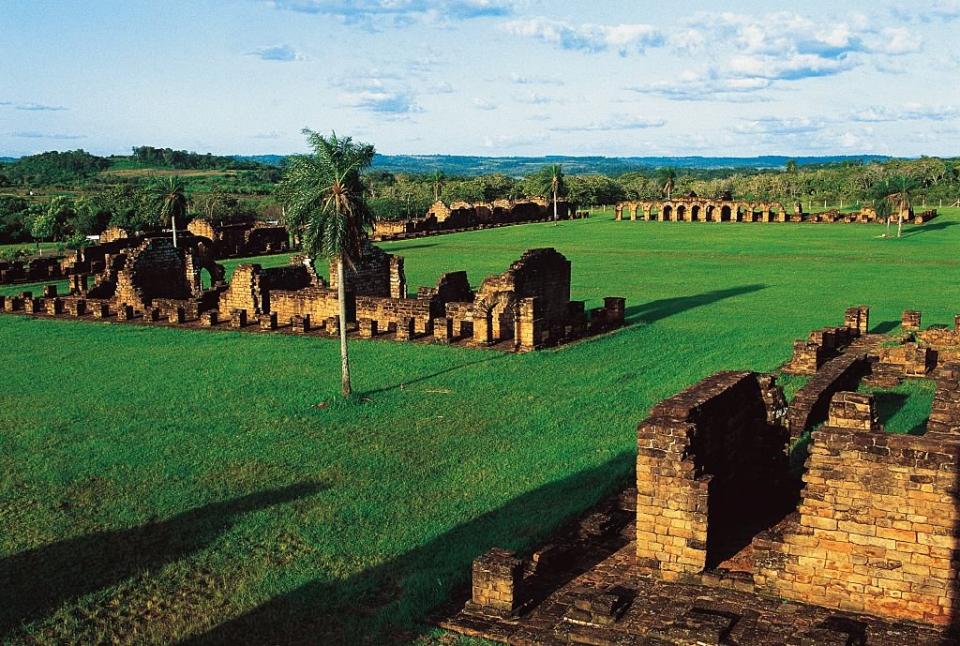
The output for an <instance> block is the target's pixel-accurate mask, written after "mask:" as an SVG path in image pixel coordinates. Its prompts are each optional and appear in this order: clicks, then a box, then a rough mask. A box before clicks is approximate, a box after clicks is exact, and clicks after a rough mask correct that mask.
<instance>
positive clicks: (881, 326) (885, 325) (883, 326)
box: [870, 321, 900, 334]
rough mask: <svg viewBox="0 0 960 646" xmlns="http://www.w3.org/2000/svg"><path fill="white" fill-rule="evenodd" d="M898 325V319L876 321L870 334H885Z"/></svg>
mask: <svg viewBox="0 0 960 646" xmlns="http://www.w3.org/2000/svg"><path fill="white" fill-rule="evenodd" d="M899 325H900V321H883V322H882V323H877V324H876V325H874V326H873V329H872V330H870V333H871V334H886V333H887V332H889V331H890V330H893V329H895V328H897V327H898V326H899Z"/></svg>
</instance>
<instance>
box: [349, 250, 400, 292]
mask: <svg viewBox="0 0 960 646" xmlns="http://www.w3.org/2000/svg"><path fill="white" fill-rule="evenodd" d="M345 270H346V274H347V283H346V285H347V290H348V291H350V292H353V293H354V294H356V295H357V296H391V297H393V298H406V296H407V280H406V277H405V276H404V273H403V258H401V257H400V256H393V255H391V254H388V253H386V252H385V251H383V250H382V249H380V248H379V247H376V246H374V245H367V247H366V248H365V249H364V252H363V257H362V258H361V259H360V260H358V261H356V262H355V263H354V266H353V268H352V269H351V268H350V267H346V268H345ZM338 280H339V275H338V272H337V264H336V263H335V262H331V263H330V287H332V288H334V289H336V287H337V284H338Z"/></svg>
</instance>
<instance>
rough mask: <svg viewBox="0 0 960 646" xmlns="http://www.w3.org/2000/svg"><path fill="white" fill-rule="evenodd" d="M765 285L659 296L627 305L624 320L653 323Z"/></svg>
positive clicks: (756, 290)
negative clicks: (671, 296)
mask: <svg viewBox="0 0 960 646" xmlns="http://www.w3.org/2000/svg"><path fill="white" fill-rule="evenodd" d="M766 287H767V286H766V285H741V286H739V287H729V288H727V289H717V290H714V291H712V292H704V293H703V294H695V295H692V296H676V297H673V298H661V299H660V300H656V301H650V302H649V303H644V304H643V305H634V306H632V307H628V308H627V309H626V312H625V314H626V316H625V320H626V322H627V323H628V324H633V323H640V322H645V323H654V322H656V321H659V320H661V319H665V318H667V317H669V316H673V315H674V314H679V313H680V312H686V311H687V310H691V309H693V308H695V307H702V306H704V305H710V304H712V303H716V302H717V301H722V300H724V299H726V298H733V297H734V296H741V295H743V294H750V293H752V292H758V291H760V290H761V289H766Z"/></svg>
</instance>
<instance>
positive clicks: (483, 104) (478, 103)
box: [473, 97, 497, 110]
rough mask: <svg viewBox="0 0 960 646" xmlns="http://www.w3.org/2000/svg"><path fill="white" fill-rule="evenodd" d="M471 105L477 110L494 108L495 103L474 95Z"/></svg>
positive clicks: (495, 107) (495, 106)
mask: <svg viewBox="0 0 960 646" xmlns="http://www.w3.org/2000/svg"><path fill="white" fill-rule="evenodd" d="M473 107H475V108H476V109H477V110H496V109H497V104H496V103H494V102H493V101H490V100H488V99H482V98H480V97H476V98H474V100H473Z"/></svg>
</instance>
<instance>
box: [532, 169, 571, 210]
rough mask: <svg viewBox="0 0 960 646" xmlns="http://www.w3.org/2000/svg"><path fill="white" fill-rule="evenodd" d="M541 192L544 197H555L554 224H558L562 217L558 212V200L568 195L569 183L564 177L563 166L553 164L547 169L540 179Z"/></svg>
mask: <svg viewBox="0 0 960 646" xmlns="http://www.w3.org/2000/svg"><path fill="white" fill-rule="evenodd" d="M538 180H539V181H538V184H539V187H538V188H539V190H540V193H541V194H542V195H551V196H553V223H554V225H556V224H557V221H558V220H559V219H560V215H559V213H558V211H557V201H558V199H559V198H560V197H561V196H563V195H566V194H567V183H566V181H565V179H564V176H563V166H561V165H560V164H551V165H550V166H547V167H545V168H544V169H543V170H542V171H541V173H540V177H539V178H538Z"/></svg>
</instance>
